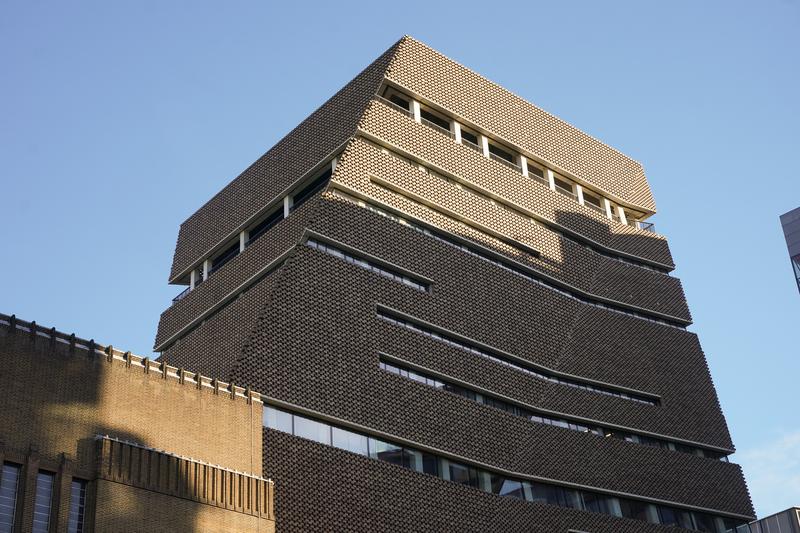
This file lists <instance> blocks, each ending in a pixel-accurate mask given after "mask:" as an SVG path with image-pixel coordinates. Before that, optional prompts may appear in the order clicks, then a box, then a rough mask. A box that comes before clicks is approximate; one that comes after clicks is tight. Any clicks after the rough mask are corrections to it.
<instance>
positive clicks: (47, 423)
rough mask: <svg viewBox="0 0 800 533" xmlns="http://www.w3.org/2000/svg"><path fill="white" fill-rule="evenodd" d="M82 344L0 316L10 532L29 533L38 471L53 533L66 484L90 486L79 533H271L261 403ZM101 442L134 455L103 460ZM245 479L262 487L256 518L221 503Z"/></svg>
mask: <svg viewBox="0 0 800 533" xmlns="http://www.w3.org/2000/svg"><path fill="white" fill-rule="evenodd" d="M71 343H72V344H71ZM92 345H93V343H92V342H91V341H87V340H85V339H80V338H72V339H70V337H68V336H66V335H64V334H62V333H58V332H56V331H55V330H44V329H42V328H40V327H36V326H35V325H32V324H29V323H26V322H21V321H16V320H12V319H10V318H9V317H7V316H5V315H0V367H2V368H3V371H2V372H0V390H2V391H3V396H2V398H3V400H2V402H0V463H2V462H4V461H5V462H13V463H17V464H20V465H22V466H23V469H22V479H23V480H24V481H23V483H22V484H21V485H20V487H19V488H18V491H17V494H18V497H17V501H18V506H17V514H16V520H15V522H16V527H17V528H19V529H18V531H23V532H24V531H30V529H31V524H32V522H33V504H34V501H35V493H36V478H37V474H38V472H39V470H45V471H48V472H52V473H54V474H55V476H56V478H55V479H56V487H57V488H56V491H55V493H54V496H53V499H52V504H51V513H50V517H51V518H50V520H51V528H50V530H51V531H66V530H67V520H68V517H69V509H70V486H71V482H72V480H73V478H77V479H82V480H86V481H87V482H88V489H87V508H86V527H87V529H86V530H87V531H95V530H96V531H144V530H157V531H195V530H223V525H224V524H237V523H238V524H242V525H245V524H249V526H248V527H253V529H258V530H260V531H272V530H273V529H274V516H273V515H272V510H271V505H272V493H271V490H272V489H271V485H270V483H269V482H268V481H267V480H264V479H261V478H260V476H261V467H262V447H261V436H262V421H261V419H262V404H261V401H260V400H259V395H258V394H250V393H249V392H248V391H246V390H245V389H243V388H241V387H232V386H229V385H228V384H226V383H219V382H216V381H212V380H211V379H210V378H207V377H203V376H200V375H198V374H194V373H191V372H185V371H182V370H180V369H178V368H176V367H173V366H164V365H162V364H160V363H156V362H153V361H149V360H147V359H142V358H140V357H136V356H133V355H130V354H123V353H122V352H120V351H118V350H114V349H111V348H106V347H100V346H96V345H95V346H92ZM102 435H110V436H111V437H113V438H115V439H122V440H123V441H126V442H130V443H136V444H135V445H133V444H122V443H120V442H117V447H116V448H115V450H114V451H113V453H112V451H111V449H110V448H108V449H107V448H106V447H104V446H102V444H108V443H109V442H111V441H110V440H109V439H108V438H104V439H101V440H98V436H102ZM154 448H155V449H158V450H168V451H169V452H170V453H167V452H162V451H155V450H154ZM189 458H192V459H189ZM211 464H213V465H220V464H222V465H225V467H227V468H228V469H231V470H227V469H223V468H222V467H218V466H215V467H211V466H209V465H211ZM98 465H101V466H100V467H99V469H98ZM103 465H104V466H105V470H103ZM234 470H235V471H237V472H239V473H236V472H234ZM200 471H208V472H209V473H211V471H213V472H215V473H216V474H212V475H211V477H210V478H209V479H210V481H209V482H208V483H203V482H201V481H202V480H200V479H198V478H197V472H200ZM223 471H224V472H226V474H225V475H224V476H220V475H219V473H220V472H223ZM242 472H249V473H250V474H251V475H247V476H246V475H244V474H243V473H242ZM226 476H227V477H226ZM101 480H103V481H101ZM245 480H246V481H247V483H248V486H249V485H252V486H254V487H256V486H257V487H260V491H261V492H260V494H261V495H262V496H263V498H262V499H261V500H259V501H258V505H257V506H256V507H255V508H253V506H254V505H255V502H250V503H247V505H245V504H243V503H239V504H237V505H238V506H237V505H234V501H233V500H230V499H227V498H226V497H225V496H224V495H223V492H222V491H223V489H225V488H226V487H228V488H233V489H235V488H236V487H238V486H239V484H242V483H244V482H245ZM226 482H227V483H228V485H225V483H226ZM110 485H113V487H112V486H110ZM133 487H139V488H137V489H134V488H133ZM142 489H145V490H142ZM198 491H199V492H198ZM265 491H266V492H265ZM235 494H239V493H235ZM187 500H192V501H187ZM237 501H238V499H237ZM248 501H250V500H248ZM259 528H260V529H259ZM240 530H241V529H240Z"/></svg>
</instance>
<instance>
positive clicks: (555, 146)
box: [386, 37, 655, 211]
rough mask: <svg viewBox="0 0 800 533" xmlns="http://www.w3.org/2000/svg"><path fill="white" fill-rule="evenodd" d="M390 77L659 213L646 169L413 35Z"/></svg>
mask: <svg viewBox="0 0 800 533" xmlns="http://www.w3.org/2000/svg"><path fill="white" fill-rule="evenodd" d="M386 77H387V79H389V80H391V81H392V82H394V83H397V84H398V85H400V86H402V87H406V88H408V89H410V90H412V91H413V92H414V93H415V94H417V95H420V96H421V97H424V98H425V99H427V100H428V101H430V102H432V103H434V104H436V105H437V106H438V107H441V108H442V109H446V110H449V111H452V112H453V113H454V114H456V115H458V116H461V117H464V118H465V119H467V120H468V121H470V122H471V123H473V124H475V125H476V126H479V127H482V128H483V129H484V130H485V131H487V132H489V133H494V134H496V135H498V136H500V137H501V138H503V139H505V140H507V141H508V142H510V143H511V144H513V145H517V146H520V147H522V148H524V149H525V150H527V151H528V152H530V153H531V154H533V155H535V156H537V157H538V158H539V159H541V160H543V161H547V162H550V163H552V164H554V165H556V166H558V167H560V168H563V169H564V170H566V171H567V172H570V173H572V174H573V175H575V176H577V177H579V178H581V179H583V180H585V181H586V182H588V183H591V184H593V185H595V186H597V187H599V188H600V189H601V190H606V191H608V192H610V193H612V194H615V195H616V196H618V197H620V198H622V199H623V200H626V201H627V202H630V203H632V204H635V205H638V206H640V207H641V208H643V209H645V210H650V211H655V202H654V200H653V197H652V194H651V193H650V187H649V186H648V184H647V180H646V179H645V177H644V170H643V169H642V166H641V165H640V164H639V163H637V162H636V161H634V160H632V159H631V158H629V157H627V156H625V155H623V154H621V153H619V152H618V151H616V150H614V149H613V148H611V147H609V146H607V145H605V144H603V143H601V142H600V141H598V140H596V139H594V138H592V137H590V136H589V135H587V134H585V133H584V132H582V131H580V130H578V129H577V128H575V127H573V126H571V125H569V124H567V123H566V122H564V121H563V120H561V119H559V118H557V117H555V116H553V115H551V114H550V113H547V112H546V111H543V110H541V109H539V108H538V107H536V106H534V105H532V104H530V103H528V102H526V101H525V100H523V99H522V98H519V97H518V96H516V95H514V94H512V93H511V92H509V91H508V90H506V89H504V88H502V87H500V86H499V85H497V84H495V83H492V82H490V81H489V80H487V79H485V78H484V77H482V76H481V75H479V74H477V73H475V72H472V71H471V70H469V69H467V68H465V67H463V66H461V65H459V64H458V63H456V62H454V61H452V60H450V59H448V58H446V57H445V56H443V55H442V54H440V53H439V52H437V51H435V50H433V49H431V48H429V47H427V46H425V45H424V44H422V43H420V42H419V41H416V40H414V39H412V38H410V37H406V38H404V39H402V40H401V41H400V43H399V44H398V46H397V51H396V53H395V55H394V57H393V58H392V62H391V63H390V64H389V68H388V69H387V72H386Z"/></svg>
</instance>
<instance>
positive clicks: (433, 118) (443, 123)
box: [419, 109, 450, 131]
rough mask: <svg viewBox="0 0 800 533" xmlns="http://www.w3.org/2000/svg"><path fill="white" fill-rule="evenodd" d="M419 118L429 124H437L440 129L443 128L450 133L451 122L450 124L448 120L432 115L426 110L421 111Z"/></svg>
mask: <svg viewBox="0 0 800 533" xmlns="http://www.w3.org/2000/svg"><path fill="white" fill-rule="evenodd" d="M419 116H420V117H421V118H424V119H425V120H427V121H428V122H433V123H434V124H436V125H437V126H439V127H440V128H442V129H444V130H448V131H450V122H448V121H447V120H445V119H443V118H442V117H440V116H439V115H435V114H433V113H431V112H430V111H428V110H426V109H420V110H419Z"/></svg>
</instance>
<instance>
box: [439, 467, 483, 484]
mask: <svg viewBox="0 0 800 533" xmlns="http://www.w3.org/2000/svg"><path fill="white" fill-rule="evenodd" d="M447 467H448V471H449V474H450V481H453V482H455V483H460V484H461V485H468V486H470V487H475V488H478V487H479V483H478V472H477V471H476V470H475V469H474V468H472V467H471V466H466V465H462V464H459V463H454V462H453V461H448V462H447Z"/></svg>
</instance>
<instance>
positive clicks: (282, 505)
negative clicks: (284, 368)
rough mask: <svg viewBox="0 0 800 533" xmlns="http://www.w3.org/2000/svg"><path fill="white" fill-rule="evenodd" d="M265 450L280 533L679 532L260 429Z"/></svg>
mask: <svg viewBox="0 0 800 533" xmlns="http://www.w3.org/2000/svg"><path fill="white" fill-rule="evenodd" d="M264 446H265V447H266V448H267V449H269V450H272V451H274V453H272V454H268V455H266V456H265V457H264V472H266V473H267V474H269V475H270V476H272V477H273V478H274V479H275V480H276V485H275V486H276V489H275V490H276V494H275V515H276V522H277V526H278V529H279V530H280V531H281V532H282V533H307V532H311V531H315V532H317V531H319V532H323V531H324V532H336V533H351V532H352V533H362V532H364V531H370V532H374V533H395V532H397V531H409V532H414V533H451V532H452V533H470V532H475V533H485V532H487V531H498V532H502V533H568V531H571V530H575V531H590V532H592V533H669V532H673V533H679V532H681V531H686V530H684V529H680V528H673V527H664V526H655V525H651V524H647V523H645V522H641V521H638V520H627V519H623V518H613V517H610V516H607V515H602V514H597V513H589V512H584V511H575V510H571V509H563V508H560V507H554V506H551V505H545V504H537V503H530V502H524V501H521V500H516V499H513V498H506V497H500V496H494V495H491V494H486V493H483V492H480V491H478V490H475V489H470V488H467V487H464V486H461V485H457V484H455V483H450V482H447V481H442V480H440V479H438V478H435V477H432V476H428V475H425V474H418V473H415V472H411V471H410V470H406V469H404V468H401V467H398V466H394V465H390V464H388V463H383V462H380V461H375V460H371V459H367V458H364V457H360V456H358V455H355V454H351V453H348V452H344V451H341V450H337V449H335V448H330V447H327V446H322V445H320V444H316V443H313V442H309V441H306V440H304V439H300V438H297V437H292V436H289V435H286V434H283V433H279V432H277V431H273V430H266V431H265V433H264ZM331 480H336V489H335V490H329V488H330V487H331V485H332V483H331ZM344 510H346V511H344Z"/></svg>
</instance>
